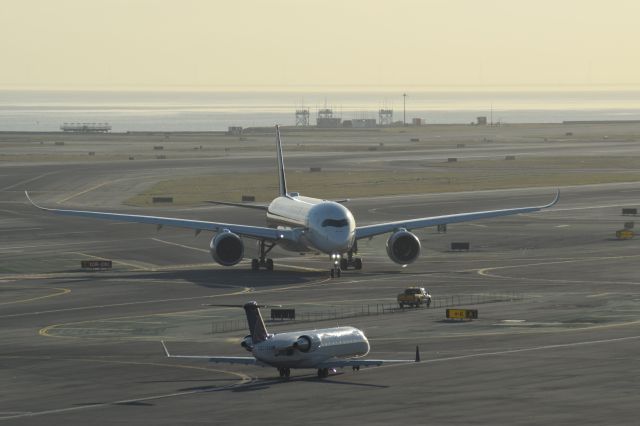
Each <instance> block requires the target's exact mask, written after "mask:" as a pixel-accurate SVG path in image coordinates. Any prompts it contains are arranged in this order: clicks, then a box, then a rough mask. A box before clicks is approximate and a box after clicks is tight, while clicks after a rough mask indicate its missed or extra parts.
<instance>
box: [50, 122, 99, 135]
mask: <svg viewBox="0 0 640 426" xmlns="http://www.w3.org/2000/svg"><path fill="white" fill-rule="evenodd" d="M60 130H62V131H63V132H70V133H108V132H110V131H111V125H110V124H109V123H62V126H60Z"/></svg>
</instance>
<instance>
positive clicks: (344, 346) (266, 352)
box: [252, 327, 369, 368]
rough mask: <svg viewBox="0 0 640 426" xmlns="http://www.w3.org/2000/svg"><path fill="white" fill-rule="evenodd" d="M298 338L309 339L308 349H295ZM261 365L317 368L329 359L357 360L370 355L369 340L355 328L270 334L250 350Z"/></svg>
mask: <svg viewBox="0 0 640 426" xmlns="http://www.w3.org/2000/svg"><path fill="white" fill-rule="evenodd" d="M300 338H303V339H308V342H309V348H308V349H307V350H305V351H302V350H298V349H296V348H295V347H294V346H293V344H294V342H296V341H298V340H299V339H300ZM252 353H253V356H254V357H255V358H256V359H257V360H258V361H260V362H262V363H264V364H267V365H270V366H273V367H278V368H280V367H286V368H317V366H318V365H319V364H321V363H322V362H324V361H327V360H330V359H343V358H357V357H362V356H365V355H367V354H368V353H369V341H368V340H367V337H366V336H365V335H364V333H363V332H362V331H361V330H358V329H357V328H354V327H335V328H325V329H319V330H308V331H297V332H290V333H279V334H274V335H270V336H269V338H268V339H267V340H265V341H263V342H260V343H257V344H256V345H255V346H254V347H253V350H252Z"/></svg>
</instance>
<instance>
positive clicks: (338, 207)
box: [309, 201, 356, 253]
mask: <svg viewBox="0 0 640 426" xmlns="http://www.w3.org/2000/svg"><path fill="white" fill-rule="evenodd" d="M309 222H310V223H309V225H310V226H309V228H310V231H311V234H312V240H313V244H314V245H315V246H316V247H317V248H318V249H320V250H322V251H323V252H325V253H336V252H338V253H341V252H344V251H347V250H349V249H350V248H351V246H352V245H353V241H354V238H355V229H356V224H355V220H354V218H353V215H352V214H351V212H350V211H349V209H347V208H346V207H345V206H343V205H342V204H338V203H335V202H332V201H327V202H324V203H321V204H317V205H315V206H314V207H313V208H312V209H311V211H310V212H309Z"/></svg>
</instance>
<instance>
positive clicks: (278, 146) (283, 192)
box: [276, 126, 287, 197]
mask: <svg viewBox="0 0 640 426" xmlns="http://www.w3.org/2000/svg"><path fill="white" fill-rule="evenodd" d="M276 150H277V151H278V182H279V184H280V185H279V186H280V196H281V197H286V196H287V179H286V178H285V176H284V160H283V159H282V141H281V140H280V126H276Z"/></svg>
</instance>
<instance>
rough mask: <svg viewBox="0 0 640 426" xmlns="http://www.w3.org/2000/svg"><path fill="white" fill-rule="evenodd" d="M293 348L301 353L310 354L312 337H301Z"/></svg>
mask: <svg viewBox="0 0 640 426" xmlns="http://www.w3.org/2000/svg"><path fill="white" fill-rule="evenodd" d="M293 347H294V348H295V349H297V350H299V351H300V352H309V350H310V349H311V337H309V336H300V337H298V340H296V341H295V343H294V344H293Z"/></svg>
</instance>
